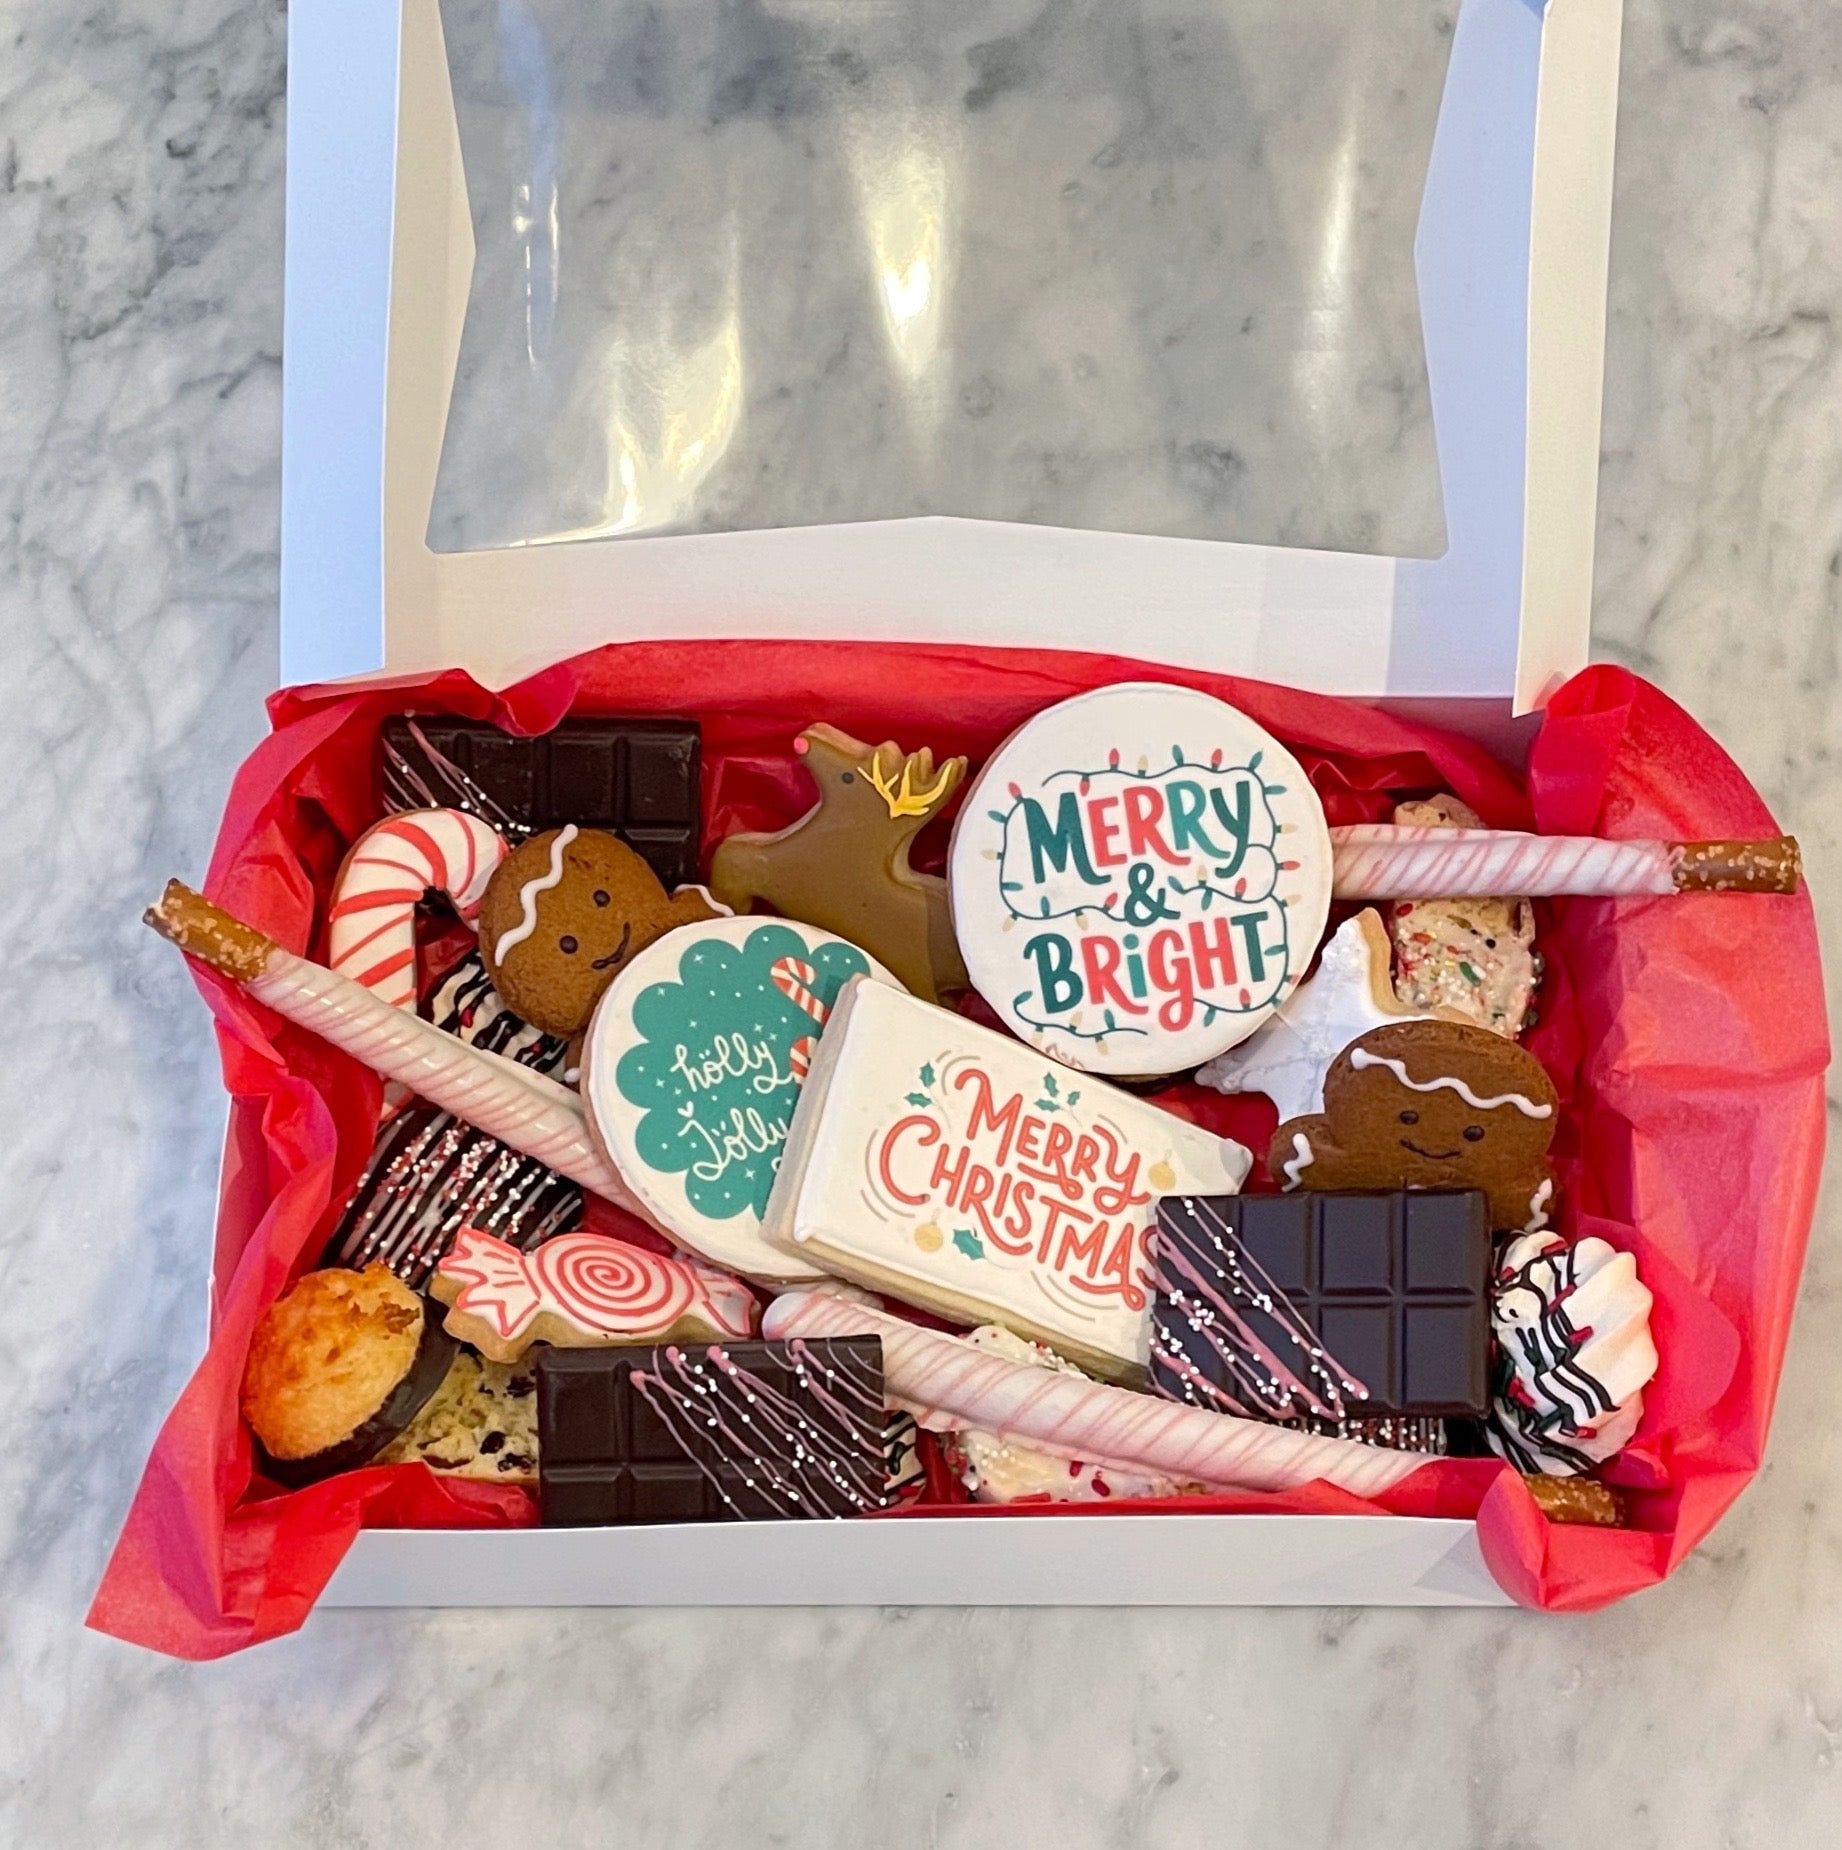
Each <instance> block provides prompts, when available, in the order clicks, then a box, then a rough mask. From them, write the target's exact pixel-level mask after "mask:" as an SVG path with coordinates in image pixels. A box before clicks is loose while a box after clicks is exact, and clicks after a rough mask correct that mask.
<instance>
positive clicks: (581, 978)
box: [479, 823, 723, 1038]
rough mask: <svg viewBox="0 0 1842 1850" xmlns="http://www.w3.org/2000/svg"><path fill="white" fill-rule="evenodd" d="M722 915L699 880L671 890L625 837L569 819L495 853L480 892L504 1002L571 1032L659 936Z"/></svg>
mask: <svg viewBox="0 0 1842 1850" xmlns="http://www.w3.org/2000/svg"><path fill="white" fill-rule="evenodd" d="M722 916H723V909H722V908H721V907H719V906H717V905H716V904H715V903H714V902H713V901H712V900H711V898H710V895H709V894H708V893H706V892H705V891H704V890H703V888H702V887H695V886H692V887H682V888H680V889H679V890H678V891H677V892H676V893H672V894H668V893H667V892H666V891H665V888H664V887H663V886H661V885H660V884H659V877H658V875H657V874H655V873H654V872H653V871H652V869H651V868H650V867H648V866H647V865H646V863H645V861H644V860H642V859H641V858H640V856H639V855H637V854H636V853H635V852H634V851H633V850H632V849H631V848H629V847H628V846H627V844H626V843H625V842H624V841H621V840H620V839H619V838H618V837H617V836H613V835H609V834H606V833H604V832H603V831H602V830H600V829H578V828H576V827H575V825H574V824H573V823H572V824H570V825H568V826H567V827H564V828H560V829H550V830H547V831H546V832H545V833H544V834H542V835H534V836H532V837H531V839H530V840H529V841H528V842H525V843H524V844H523V845H522V846H521V847H518V848H514V849H513V850H512V852H511V853H510V854H508V855H507V856H506V857H505V859H504V860H503V861H501V862H500V863H499V866H498V869H497V871H496V872H495V873H494V874H493V877H492V880H491V881H490V882H489V883H488V885H487V888H486V895H485V898H484V899H482V901H481V902H480V919H479V926H480V950H481V953H482V954H483V955H484V957H485V959H486V969H487V973H488V974H489V975H490V976H491V978H492V981H493V986H494V988H496V989H497V990H498V992H499V995H500V997H501V998H502V999H503V1000H504V1003H505V1005H506V1007H507V1008H509V1009H510V1010H511V1011H512V1012H513V1013H514V1014H515V1015H520V1016H522V1017H523V1018H524V1019H525V1020H526V1021H528V1022H530V1023H531V1025H532V1026H533V1027H537V1028H542V1029H543V1031H544V1032H545V1033H546V1034H556V1035H561V1036H563V1037H564V1038H568V1037H569V1036H570V1035H573V1034H578V1033H580V1032H581V1031H582V1029H583V1028H585V1027H587V1025H588V1018H589V1016H590V1015H592V1014H593V1013H594V1012H595V1004H596V1003H597V1002H598V1001H600V999H601V993H602V991H603V990H605V989H606V988H607V986H608V985H609V984H610V983H611V982H613V980H614V978H615V976H616V975H617V974H618V973H619V972H620V971H621V970H622V969H623V968H624V967H625V966H626V965H627V964H628V963H629V962H630V961H631V960H632V959H633V958H634V957H636V956H637V955H638V954H639V953H640V952H641V951H643V950H644V949H645V948H646V946H647V945H649V944H651V943H652V942H653V940H654V939H655V938H659V937H663V936H664V934H665V933H666V932H668V931H670V930H671V929H672V928H673V927H674V926H676V925H688V924H690V923H691V922H692V921H693V920H695V919H714V918H720V917H722Z"/></svg>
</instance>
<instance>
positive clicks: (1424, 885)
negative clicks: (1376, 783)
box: [1330, 822, 1801, 899]
mask: <svg viewBox="0 0 1842 1850" xmlns="http://www.w3.org/2000/svg"><path fill="white" fill-rule="evenodd" d="M1330 841H1331V848H1332V850H1333V853H1334V856H1335V861H1334V867H1335V872H1334V875H1333V880H1332V891H1333V893H1334V894H1335V896H1336V897H1337V898H1338V899H1475V898H1488V897H1491V896H1494V895H1497V894H1513V895H1514V896H1515V897H1517V898H1530V899H1542V898H1554V897H1558V896H1561V895H1571V896H1573V897H1577V898H1595V897H1596V898H1605V899H1614V898H1622V897H1629V896H1632V895H1637V894H1645V893H1795V892H1796V891H1797V882H1798V876H1799V873H1800V872H1801V866H1800V862H1799V857H1798V852H1797V842H1796V840H1795V838H1794V837H1792V836H1789V835H1779V836H1775V837H1774V838H1772V839H1771V840H1769V841H1675V842H1671V841H1601V840H1600V839H1599V838H1598V837H1597V836H1592V835H1522V834H1517V833H1515V832H1513V831H1510V830H1500V829H1445V828H1404V827H1399V826H1395V825H1391V824H1388V823H1381V822H1364V823H1358V824H1356V825H1355V826H1354V827H1353V828H1344V829H1332V830H1331V832H1330Z"/></svg>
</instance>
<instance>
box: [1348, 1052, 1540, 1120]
mask: <svg viewBox="0 0 1842 1850" xmlns="http://www.w3.org/2000/svg"><path fill="white" fill-rule="evenodd" d="M1350 1065H1351V1066H1353V1067H1355V1068H1356V1070H1357V1071H1358V1072H1361V1071H1362V1069H1363V1068H1364V1067H1365V1066H1385V1067H1387V1068H1388V1069H1389V1071H1390V1072H1392V1073H1393V1074H1394V1076H1395V1078H1396V1079H1398V1080H1399V1081H1400V1082H1401V1084H1402V1085H1404V1086H1405V1087H1406V1088H1407V1089H1408V1091H1409V1092H1443V1091H1451V1092H1456V1093H1457V1094H1458V1096H1459V1097H1460V1098H1462V1099H1463V1100H1464V1101H1465V1103H1466V1104H1467V1105H1470V1106H1472V1107H1474V1108H1475V1109H1476V1110H1478V1111H1495V1110H1496V1108H1497V1107H1498V1106H1499V1105H1514V1106H1515V1108H1516V1109H1517V1110H1518V1111H1519V1112H1521V1113H1522V1115H1523V1116H1524V1117H1525V1118H1551V1117H1553V1116H1554V1107H1553V1106H1552V1105H1538V1104H1536V1103H1535V1101H1534V1100H1533V1099H1528V1098H1524V1097H1523V1096H1522V1094H1521V1093H1520V1092H1505V1093H1503V1094H1501V1095H1500V1096H1499V1097H1497V1098H1479V1097H1478V1095H1477V1094H1476V1093H1475V1092H1473V1091H1472V1090H1471V1088H1470V1087H1469V1086H1468V1085H1466V1084H1465V1082H1464V1081H1463V1080H1462V1079H1454V1078H1452V1077H1451V1076H1450V1075H1443V1076H1441V1077H1440V1078H1438V1079H1410V1078H1409V1077H1408V1075H1407V1067H1406V1063H1405V1062H1404V1061H1400V1060H1390V1059H1388V1058H1387V1057H1386V1055H1384V1054H1378V1053H1370V1052H1369V1050H1368V1049H1367V1048H1366V1047H1352V1048H1351V1049H1350Z"/></svg>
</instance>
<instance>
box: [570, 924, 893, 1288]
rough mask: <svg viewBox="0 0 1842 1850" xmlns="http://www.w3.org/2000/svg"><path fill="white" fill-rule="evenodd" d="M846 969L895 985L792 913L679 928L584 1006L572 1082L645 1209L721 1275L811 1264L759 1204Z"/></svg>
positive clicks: (789, 1274) (786, 1273) (770, 1275)
mask: <svg viewBox="0 0 1842 1850" xmlns="http://www.w3.org/2000/svg"><path fill="white" fill-rule="evenodd" d="M853 977H867V978H869V979H871V980H872V981H874V982H878V983H886V984H888V985H889V986H890V987H891V988H899V987H900V985H899V984H897V983H896V980H895V978H894V977H892V976H891V975H890V974H889V972H888V971H887V970H885V969H884V968H883V967H882V966H881V965H880V964H879V963H877V962H876V961H875V960H874V959H873V958H871V957H870V956H869V955H868V954H867V953H866V952H864V951H861V950H859V949H858V948H857V946H856V945H854V944H849V943H847V942H846V941H845V940H844V939H843V938H839V937H835V936H834V935H833V934H832V933H830V932H825V931H820V930H819V929H818V928H817V927H816V926H811V925H801V924H798V923H795V922H794V921H793V920H790V919H764V918H741V919H731V918H724V919H710V920H706V921H704V922H702V923H698V924H691V925H682V926H680V927H679V928H678V929H677V930H675V931H671V932H667V933H666V934H665V935H664V936H663V937H661V938H659V939H657V940H656V941H655V942H654V943H652V944H651V945H649V946H647V948H646V949H645V950H643V951H641V952H640V953H639V955H638V956H637V957H635V958H634V959H633V960H632V961H631V962H630V963H629V964H628V965H627V966H626V968H625V969H623V970H622V971H621V973H620V974H619V976H617V977H616V978H615V980H614V982H613V984H612V985H611V987H610V988H609V989H608V992H607V994H606V995H605V996H603V997H602V999H601V1001H600V1003H599V1004H598V1005H597V1007H596V1009H595V1014H594V1017H593V1019H592V1020H591V1021H590V1023H589V1027H588V1035H587V1040H586V1042H585V1045H584V1048H583V1072H582V1095H583V1098H584V1100H585V1101H586V1103H587V1105H588V1111H589V1117H590V1120H591V1122H592V1123H593V1125H594V1130H595V1136H596V1138H597V1139H598V1141H599V1142H600V1144H601V1146H602V1148H603V1150H604V1152H605V1153H606V1155H607V1157H608V1159H609V1161H610V1162H611V1163H612V1164H613V1165H614V1167H615V1168H616V1169H618V1170H619V1171H620V1174H621V1177H622V1179H623V1180H624V1181H625V1182H626V1184H627V1186H628V1187H629V1188H630V1189H631V1190H632V1192H633V1194H634V1195H635V1197H636V1198H637V1199H638V1200H639V1202H640V1203H641V1204H642V1206H643V1208H644V1210H645V1212H646V1214H647V1215H648V1216H649V1217H650V1218H651V1219H652V1220H653V1221H654V1222H655V1223H656V1224H657V1225H658V1226H659V1227H661V1228H662V1229H664V1231H665V1232H667V1233H669V1234H670V1235H671V1236H672V1237H673V1238H674V1239H675V1240H677V1241H678V1242H679V1243H680V1244H681V1245H684V1246H686V1247H688V1248H690V1250H691V1251H692V1252H694V1253H697V1254H699V1255H701V1256H702V1257H703V1258H705V1259H709V1260H712V1261H714V1262H715V1263H716V1264H717V1265H720V1266H726V1267H727V1268H728V1269H729V1270H730V1271H732V1272H740V1273H742V1274H743V1275H744V1276H746V1277H749V1278H757V1279H764V1280H768V1281H771V1282H777V1283H784V1282H788V1281H792V1280H806V1279H812V1278H815V1277H817V1276H818V1274H817V1273H816V1272H815V1271H814V1269H813V1268H812V1266H811V1265H810V1264H809V1263H808V1262H807V1261H805V1260H804V1259H799V1258H794V1257H792V1256H791V1255H790V1254H789V1253H788V1252H787V1251H785V1250H783V1249H781V1248H779V1247H775V1246H772V1245H770V1244H769V1243H768V1242H767V1241H766V1240H765V1239H764V1238H763V1237H762V1233H761V1217H762V1214H763V1212H764V1211H765V1209H766V1207H767V1202H768V1195H769V1193H770V1191H771V1190H772V1189H773V1186H774V1177H775V1174H776V1172H777V1171H778V1170H779V1167H780V1157H781V1151H782V1149H783V1148H784V1147H785V1144H786V1140H787V1127H788V1125H789V1124H790V1123H791V1122H792V1119H793V1107H794V1105H795V1103H796V1102H797V1100H798V1098H799V1093H800V1087H801V1086H802V1085H803V1084H804V1083H805V1078H806V1074H807V1072H808V1071H809V1070H810V1067H811V1063H812V1059H813V1056H814V1054H815V1053H816V1051H817V1049H818V1043H819V1036H820V1035H821V1034H822V1033H823V1031H824V1028H825V1023H826V1022H827V1021H828V1020H829V1019H830V1015H831V1010H832V1005H833V1004H834V1003H835V1002H836V1001H837V999H838V995H839V993H840V991H842V989H843V988H844V986H845V984H846V983H848V982H849V981H850V980H851V979H852V978H853Z"/></svg>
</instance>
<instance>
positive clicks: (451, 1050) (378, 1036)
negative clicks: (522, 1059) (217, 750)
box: [146, 880, 651, 1220]
mask: <svg viewBox="0 0 1842 1850" xmlns="http://www.w3.org/2000/svg"><path fill="white" fill-rule="evenodd" d="M146 917H147V923H148V924H149V925H151V926H152V927H153V928H154V930H155V931H157V932H158V933H159V934H160V935H161V936H162V937H163V938H168V939H170V940H171V941H172V942H173V943H174V944H176V945H178V947H179V948H180V949H181V950H182V951H184V952H186V953H187V955H188V956H192V957H196V958H198V959H200V960H201V961H202V962H204V963H207V964H209V965H211V967H212V968H213V969H215V970H221V971H223V973H224V974H225V975H226V976H229V977H233V978H234V979H235V980H236V981H237V982H239V983H241V984H242V985H243V987H244V988H245V989H247V990H248V991H249V993H250V994H251V995H252V996H254V997H255V999H256V1000H257V1001H258V1002H260V1003H262V1004H263V1006H264V1007H266V1008H272V1009H273V1010H274V1011H275V1012H276V1014H278V1015H285V1016H286V1017H287V1018H288V1020H290V1021H291V1022H294V1023H295V1024H296V1025H297V1026H299V1027H302V1028H306V1029H308V1030H309V1031H310V1032H312V1033H314V1034H317V1035H319V1036H320V1037H321V1038H322V1039H324V1040H327V1041H330V1042H331V1043H332V1044H333V1045H334V1046H335V1047H337V1048H339V1049H340V1051H341V1052H343V1053H349V1054H350V1055H351V1056H352V1057H353V1058H354V1059H356V1060H361V1061H363V1062H364V1064H365V1065H366V1066H368V1067H370V1068H371V1069H372V1070H373V1071H374V1072H379V1073H382V1074H383V1075H384V1077H385V1078H386V1079H395V1080H398V1081H400V1082H401V1083H402V1084H403V1085H405V1086H407V1087H408V1088H409V1089H410V1090H411V1091H412V1092H415V1093H417V1094H418V1095H419V1096H420V1097H422V1098H425V1099H427V1100H428V1101H429V1103H430V1104H431V1105H439V1106H440V1107H441V1109H442V1110H443V1111H448V1112H452V1113H453V1115H454V1116H455V1117H457V1118H459V1119H460V1120H461V1121H462V1122H463V1123H466V1124H471V1125H473V1126H474V1127H475V1128H476V1129H478V1130H482V1131H484V1132H485V1133H486V1134H487V1135H488V1136H489V1137H496V1138H497V1139H498V1140H499V1142H501V1143H503V1144H508V1145H509V1146H510V1147H511V1148H512V1149H514V1150H519V1151H522V1152H523V1153H524V1154H525V1155H526V1156H530V1157H534V1158H535V1159H536V1160H537V1161H538V1162H540V1163H542V1164H543V1165H544V1166H545V1167H546V1168H547V1169H554V1170H556V1171H557V1172H558V1173H559V1174H560V1175H566V1176H568V1177H569V1178H570V1179H571V1180H572V1181H574V1182H579V1183H581V1185H582V1186H583V1187H584V1188H586V1189H590V1190H592V1191H593V1192H594V1193H595V1194H597V1195H600V1196H602V1197H603V1198H604V1199H605V1200H608V1201H612V1202H613V1203H615V1205H616V1206H618V1207H622V1208H625V1209H626V1210H627V1211H628V1212H629V1213H632V1214H638V1215H641V1217H642V1218H644V1219H647V1220H650V1218H651V1217H650V1216H649V1215H646V1214H645V1213H644V1210H642V1209H641V1207H640V1206H639V1204H638V1203H637V1202H636V1201H635V1200H634V1199H633V1197H632V1195H631V1194H629V1192H628V1190H627V1187H626V1185H625V1184H624V1183H623V1182H622V1181H621V1179H620V1176H619V1174H618V1173H617V1172H616V1171H615V1169H614V1168H613V1166H612V1165H611V1164H610V1163H609V1162H608V1160H607V1158H606V1157H604V1156H603V1155H602V1154H601V1152H600V1151H599V1150H598V1149H597V1148H596V1147H595V1140H594V1138H593V1136H592V1135H591V1134H590V1132H589V1128H588V1117H587V1113H586V1112H585V1111H584V1109H583V1105H582V1100H581V1099H580V1098H579V1097H578V1096H577V1095H576V1094H575V1093H574V1092H571V1091H570V1090H569V1089H568V1088H567V1087H566V1086H560V1085H558V1084H557V1083H556V1081H555V1080H554V1079H549V1078H546V1077H545V1076H544V1075H543V1074H542V1073H536V1072H533V1071H532V1070H531V1069H530V1068H529V1067H526V1066H520V1065H519V1064H518V1063H517V1062H516V1061H514V1060H507V1059H504V1058H502V1057H501V1056H500V1055H498V1054H494V1053H488V1052H487V1051H486V1050H485V1049H484V1048H481V1047H474V1046H470V1045H469V1044H468V1043H467V1042H465V1041H463V1040H461V1039H460V1038H459V1037H458V1036H456V1035H452V1034H444V1033H443V1032H442V1031H441V1029H439V1028H437V1027H436V1026H435V1025H434V1024H433V1023H432V1022H427V1021H424V1020H423V1019H422V1018H421V1016H419V1015H417V1014H415V1013H414V1012H412V1011H411V1010H409V1009H401V1008H393V1007H392V1006H391V1005H390V1004H389V1003H388V1002H385V1001H384V1000H382V998H380V997H379V996H377V995H374V994H373V993H372V992H371V991H370V990H368V989H366V988H364V987H363V986H362V985H361V984H358V983H354V982H353V981H352V980H351V979H350V978H349V977H343V976H341V975H339V973H338V972H337V971H335V970H328V969H326V968H325V967H324V966H323V965H321V964H316V963H310V962H309V961H308V960H307V959H306V958H305V957H297V956H295V955H294V953H293V952H292V951H284V950H283V949H282V948H281V946H280V945H279V944H277V943H276V942H275V941H274V939H272V938H266V937H264V936H263V934H262V933H261V932H259V931H257V930H255V929H254V928H253V927H252V926H248V925H245V924H243V923H242V922H241V921H240V920H239V919H235V918H233V917H232V916H231V915H230V914H229V913H228V912H226V911H224V910H223V908H222V907H220V906H214V905H213V904H212V903H211V901H210V900H208V899H206V898H205V897H204V896H203V895H202V894H199V893H194V892H193V891H192V889H191V888H190V887H187V886H184V885H182V884H181V883H180V882H179V881H177V880H169V881H168V882H167V885H166V891H165V892H164V893H163V894H162V895H161V897H160V903H159V904H158V905H156V906H152V907H150V908H149V909H148V911H147V915H146Z"/></svg>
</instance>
